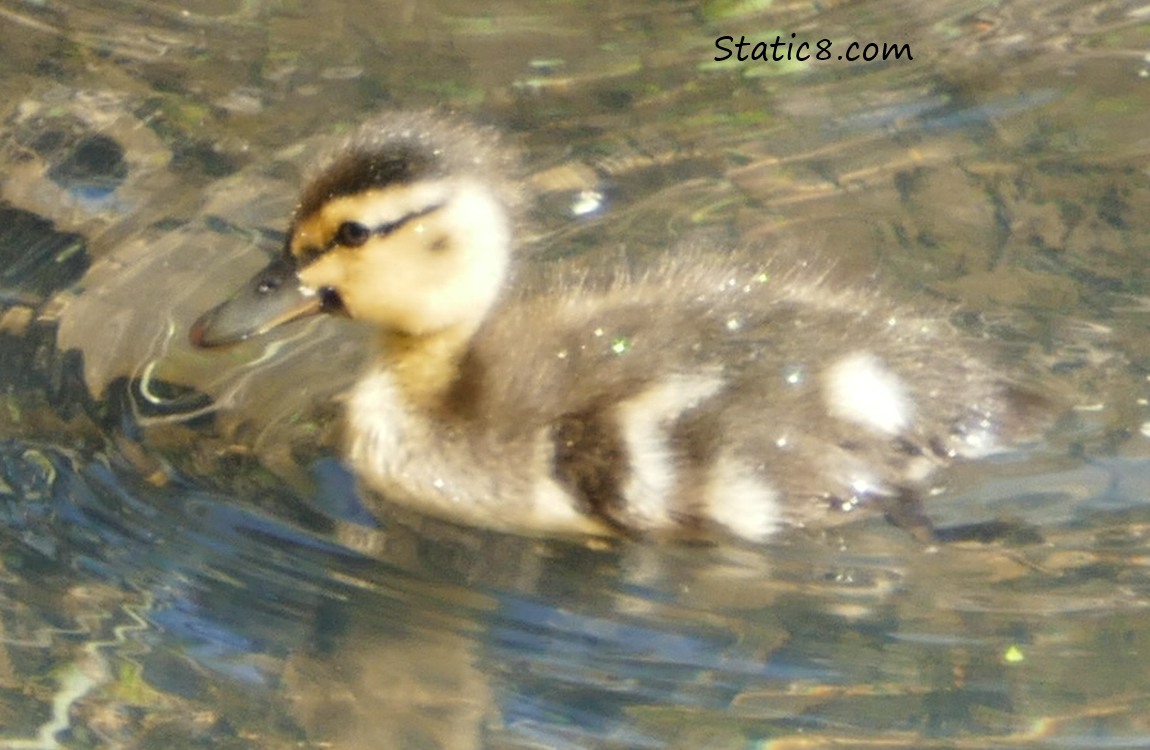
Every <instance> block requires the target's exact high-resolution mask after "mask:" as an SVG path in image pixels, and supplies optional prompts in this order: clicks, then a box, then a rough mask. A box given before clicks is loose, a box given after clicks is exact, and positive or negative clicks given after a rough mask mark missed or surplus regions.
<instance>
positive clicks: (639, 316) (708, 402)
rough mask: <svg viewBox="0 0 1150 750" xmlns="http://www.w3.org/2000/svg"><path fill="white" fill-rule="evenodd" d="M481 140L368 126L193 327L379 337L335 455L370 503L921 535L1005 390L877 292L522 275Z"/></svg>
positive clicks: (745, 529) (525, 520) (538, 528)
mask: <svg viewBox="0 0 1150 750" xmlns="http://www.w3.org/2000/svg"><path fill="white" fill-rule="evenodd" d="M493 140H494V139H493V137H492V135H491V134H490V133H488V132H485V131H479V130H474V129H469V128H466V127H464V126H460V125H452V124H444V123H442V122H438V121H436V119H435V118H432V117H429V116H424V115H406V116H401V117H395V118H391V119H388V120H384V121H378V122H371V123H369V124H367V125H366V126H364V127H363V128H362V129H360V130H359V131H358V132H357V133H356V134H354V135H353V136H352V137H351V138H350V139H348V140H347V142H346V143H345V144H344V145H343V146H342V148H340V149H339V150H338V152H337V153H336V154H335V155H333V156H331V157H329V158H328V159H327V160H326V162H325V163H323V164H322V166H321V167H320V170H319V172H318V176H317V177H316V178H315V179H314V180H313V181H312V182H311V183H310V184H309V185H307V186H306V187H305V188H304V190H303V193H302V197H301V199H300V202H299V204H298V207H297V208H296V210H295V213H294V217H293V219H292V222H291V227H290V230H289V236H288V239H287V242H286V247H285V250H284V253H283V255H282V256H281V257H279V258H277V259H276V260H275V261H274V262H272V263H271V265H270V266H268V268H267V269H265V270H264V271H263V272H261V273H260V274H258V275H257V276H256V277H255V278H254V279H253V280H252V281H251V282H250V283H249V284H248V286H247V287H246V288H245V289H244V290H243V291H241V292H240V293H239V294H238V295H237V296H236V297H234V298H233V299H231V300H229V301H227V302H225V303H223V304H222V305H220V306H219V307H217V308H215V309H213V310H211V311H209V312H208V313H206V314H205V315H204V316H203V317H201V318H200V319H199V320H198V321H197V322H196V323H195V324H194V326H193V327H192V331H191V338H192V341H193V342H194V343H195V344H197V345H198V346H201V347H213V346H218V345H222V344H228V343H231V342H234V341H238V340H240V339H244V338H247V337H250V336H253V335H256V334H259V333H262V332H264V331H267V330H269V329H271V328H273V327H275V326H278V325H281V324H283V323H286V322H288V321H291V320H295V319H298V318H300V317H303V316H307V315H311V314H315V313H335V314H340V315H345V316H347V317H349V318H352V319H355V320H361V321H364V322H365V323H367V324H369V325H372V326H374V327H375V328H376V329H377V330H378V333H379V341H378V350H377V352H376V355H375V359H374V361H373V362H372V363H371V365H370V367H368V368H367V371H366V372H365V373H363V375H362V377H361V379H360V380H359V381H358V384H357V385H355V386H354V388H353V390H352V391H351V393H350V396H349V397H348V399H347V403H346V420H347V424H346V453H345V457H346V460H347V461H348V462H349V463H350V465H351V466H352V467H353V468H354V470H355V471H356V472H357V474H358V475H359V476H360V478H361V479H362V481H363V482H364V483H365V484H366V485H367V486H368V487H369V488H371V489H372V490H374V491H375V492H377V493H378V496H379V497H381V498H383V499H385V500H386V501H390V502H394V503H401V504H404V505H407V506H410V507H412V508H415V509H418V510H420V511H425V512H428V513H432V514H437V515H439V516H444V517H447V518H450V519H453V520H457V521H461V522H465V523H472V524H478V525H483V526H488V527H495V528H499V529H506V530H516V531H525V532H530V533H568V532H575V533H592V534H610V533H623V534H628V535H631V534H634V535H645V536H647V535H650V536H696V535H699V534H707V533H713V532H719V533H726V534H733V535H735V536H737V537H742V538H744V539H747V540H753V541H760V540H763V539H766V538H768V537H769V536H771V535H772V534H773V533H775V532H777V531H779V530H781V529H785V528H787V527H792V526H802V525H806V524H812V523H829V522H832V521H834V519H835V517H836V516H838V515H840V514H843V513H844V512H846V511H849V510H851V509H854V508H856V507H858V506H865V505H871V506H873V507H880V508H882V509H884V510H886V511H887V512H888V513H890V512H892V511H893V512H894V514H895V515H896V516H899V515H900V514H901V516H902V518H901V520H902V521H904V522H907V523H908V525H911V526H915V525H918V523H919V521H920V519H919V517H918V514H917V512H916V511H914V510H913V508H914V503H913V502H909V500H910V499H912V498H914V497H915V496H916V493H917V491H918V490H921V489H923V488H924V482H925V480H926V478H927V477H928V476H929V475H930V473H931V472H932V471H933V470H934V469H935V467H937V466H939V465H941V464H944V463H946V462H947V461H949V460H951V459H953V458H955V457H958V456H971V455H979V454H983V453H986V452H987V451H989V450H991V449H992V448H993V446H994V443H995V440H996V431H997V429H998V427H999V425H1000V423H1001V421H1002V417H1003V416H1004V414H1005V412H1006V411H1007V409H1008V401H1009V397H1008V394H1007V388H1006V386H1004V384H1003V382H1002V381H1001V379H1000V378H999V377H998V376H997V375H995V374H994V373H993V371H992V370H991V369H990V368H989V367H987V366H986V365H985V364H984V363H983V362H981V361H979V359H978V358H977V357H976V356H974V355H973V354H972V352H971V350H970V348H969V346H968V344H967V343H966V342H965V341H964V339H963V338H962V337H961V336H960V335H959V334H958V333H957V332H956V331H954V330H953V329H952V327H951V326H950V325H949V324H948V323H947V322H945V321H944V320H938V319H932V318H929V317H922V316H914V315H910V314H907V313H904V312H902V311H896V312H892V311H891V309H890V305H889V303H887V302H885V301H884V300H883V299H881V298H880V297H879V296H877V295H876V294H875V293H872V292H858V291H842V290H836V289H833V288H831V287H830V286H829V285H827V284H825V283H824V282H823V281H821V280H819V279H817V278H803V277H802V276H801V275H799V274H797V273H779V272H776V271H773V270H772V269H770V268H769V267H766V266H764V265H762V264H761V263H760V264H758V265H756V264H753V263H749V262H739V261H735V260H732V259H730V258H724V257H709V258H708V257H705V256H701V255H699V254H698V253H687V254H685V255H684V256H683V257H681V258H678V259H672V260H671V261H669V262H667V263H665V264H664V265H663V266H661V267H660V268H658V269H656V270H652V271H650V272H648V273H646V274H644V275H642V276H641V277H639V278H633V279H621V280H619V281H616V282H614V283H608V284H602V285H596V284H592V283H591V282H589V281H585V280H583V281H580V280H576V281H567V282H566V283H562V282H560V283H555V284H551V285H542V286H543V288H535V289H527V290H522V289H521V290H511V289H508V280H509V279H510V278H512V270H513V267H514V262H515V254H514V252H513V249H512V247H513V243H512V225H513V219H512V216H513V215H514V211H515V209H516V207H517V206H518V204H519V196H518V194H517V190H516V189H515V188H514V187H513V185H512V183H510V182H508V181H507V180H506V178H504V177H503V176H502V175H503V174H504V173H505V171H504V170H506V169H508V168H509V167H510V165H511V164H510V162H509V160H508V158H507V157H506V156H505V154H504V152H503V151H501V150H500V149H499V147H498V146H495V145H492V141H493ZM900 508H902V509H907V508H909V509H910V510H904V511H900V510H899V509H900Z"/></svg>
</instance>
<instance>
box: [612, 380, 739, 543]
mask: <svg viewBox="0 0 1150 750" xmlns="http://www.w3.org/2000/svg"><path fill="white" fill-rule="evenodd" d="M722 387H723V381H722V380H721V379H719V378H715V377H700V376H694V377H692V376H686V375H683V376H677V377H673V378H668V379H667V380H664V381H662V382H660V383H657V384H656V385H654V386H652V387H651V388H649V389H647V390H646V391H643V392H642V393H640V394H639V395H638V396H636V397H635V398H632V399H631V400H629V401H624V402H623V403H621V404H620V405H619V407H618V419H619V429H620V432H621V433H622V436H623V442H624V443H625V444H626V445H627V452H628V454H629V456H630V458H631V466H630V468H631V471H630V474H629V476H628V478H627V481H626V482H625V483H624V486H623V488H622V490H623V497H624V498H626V500H627V510H628V512H629V514H632V515H634V516H635V517H636V519H637V520H638V521H639V523H640V525H641V526H643V527H646V528H651V529H658V528H666V527H669V526H671V525H672V524H673V523H674V522H675V521H674V517H673V515H672V510H673V508H672V500H673V498H674V495H675V491H676V489H677V484H676V482H677V477H676V470H675V455H674V453H673V451H672V450H671V446H670V441H669V439H668V438H669V435H668V434H667V429H668V427H669V426H670V425H671V424H672V423H673V422H674V421H675V420H676V419H678V418H679V416H680V415H682V414H683V413H684V412H686V411H688V410H690V409H693V408H694V407H696V406H698V404H699V403H700V402H702V401H704V400H706V399H708V398H710V397H711V396H713V395H715V394H716V393H718V392H719V390H720V389H721V388H722Z"/></svg>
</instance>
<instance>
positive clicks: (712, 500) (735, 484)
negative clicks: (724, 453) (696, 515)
mask: <svg viewBox="0 0 1150 750" xmlns="http://www.w3.org/2000/svg"><path fill="white" fill-rule="evenodd" d="M703 502H704V503H705V506H704V507H705V509H706V515H707V518H709V519H710V520H711V521H714V522H715V523H717V524H719V525H720V526H723V527H724V528H726V529H727V530H728V531H730V532H731V533H733V534H736V535H738V536H741V537H743V538H744V539H747V540H749V541H752V542H761V541H764V540H766V539H767V538H768V537H770V536H771V535H772V534H774V533H775V532H777V531H778V530H779V529H781V528H782V527H783V525H784V521H783V511H782V506H781V505H780V502H779V493H778V492H777V491H776V490H775V488H774V487H772V486H771V485H770V484H768V483H767V482H765V481H764V480H763V479H761V478H759V477H757V476H756V475H755V474H754V473H753V472H751V471H750V470H748V469H747V467H746V466H744V465H743V464H742V463H740V462H739V461H737V460H735V459H732V458H727V457H724V458H721V459H719V461H718V463H716V464H715V466H714V467H712V468H711V470H710V471H709V472H708V479H707V485H706V487H705V489H704V491H703Z"/></svg>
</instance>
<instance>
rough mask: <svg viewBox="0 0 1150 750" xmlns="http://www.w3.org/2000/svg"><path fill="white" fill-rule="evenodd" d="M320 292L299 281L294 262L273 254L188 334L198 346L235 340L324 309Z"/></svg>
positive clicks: (232, 342) (237, 341) (201, 318)
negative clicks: (233, 293) (269, 260)
mask: <svg viewBox="0 0 1150 750" xmlns="http://www.w3.org/2000/svg"><path fill="white" fill-rule="evenodd" d="M324 306H325V305H324V297H323V294H322V293H321V292H320V291H319V290H316V289H313V288H311V287H308V286H305V285H303V284H301V283H300V280H299V277H298V276H297V275H296V267H295V264H294V263H293V262H292V261H291V260H289V259H287V258H277V259H276V260H273V261H272V262H271V263H269V264H268V265H267V266H266V267H265V268H263V269H262V270H261V271H260V272H259V273H257V274H256V275H255V276H253V277H252V278H251V280H250V281H248V282H247V284H245V285H244V286H243V288H241V289H240V291H239V292H237V293H236V294H235V296H233V297H232V298H231V299H228V300H226V301H225V302H223V303H222V304H220V305H218V306H217V307H214V308H212V309H211V310H209V311H207V312H206V313H204V314H203V315H201V316H200V318H199V320H197V321H196V322H195V323H194V324H193V325H192V328H191V331H190V332H189V337H190V338H191V341H192V343H193V344H194V345H196V346H198V347H202V348H210V347H216V346H226V345H228V344H236V343H239V342H240V341H245V340H247V339H249V338H252V337H255V336H260V335H262V334H264V333H267V332H268V331H270V330H272V329H273V328H278V327H279V326H281V325H283V324H285V323H290V322H291V321H293V320H298V319H300V318H305V317H308V316H310V315H315V314H317V313H320V312H323V311H324Z"/></svg>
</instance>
